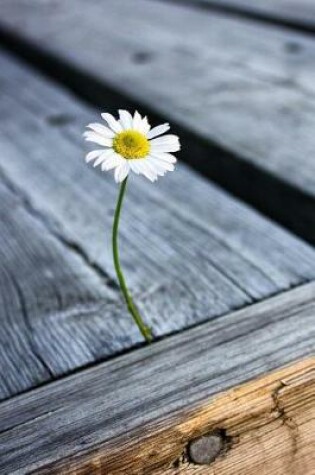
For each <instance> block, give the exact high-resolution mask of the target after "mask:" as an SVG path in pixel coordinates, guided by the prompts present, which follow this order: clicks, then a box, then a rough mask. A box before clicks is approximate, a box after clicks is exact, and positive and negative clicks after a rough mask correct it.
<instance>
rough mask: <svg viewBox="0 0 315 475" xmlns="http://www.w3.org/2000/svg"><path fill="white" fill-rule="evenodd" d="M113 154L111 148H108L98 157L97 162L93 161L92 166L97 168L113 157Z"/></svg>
mask: <svg viewBox="0 0 315 475" xmlns="http://www.w3.org/2000/svg"><path fill="white" fill-rule="evenodd" d="M113 153H115V152H114V150H113V149H112V148H109V149H108V150H103V153H102V154H101V155H100V156H99V158H98V159H97V160H95V162H94V164H93V166H94V167H97V166H98V165H100V164H101V163H103V162H104V161H105V160H106V159H107V158H108V157H110V156H111V155H113Z"/></svg>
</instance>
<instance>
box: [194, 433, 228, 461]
mask: <svg viewBox="0 0 315 475" xmlns="http://www.w3.org/2000/svg"><path fill="white" fill-rule="evenodd" d="M230 446H231V437H228V436H227V435H226V432H225V430H222V429H219V430H215V431H213V432H210V433H209V434H206V435H203V436H201V437H198V438H197V439H194V440H192V441H191V442H190V443H189V445H188V448H187V455H188V460H189V461H190V462H191V463H195V464H197V465H210V464H211V463H212V462H213V461H214V460H215V459H216V458H217V457H218V456H219V455H221V454H222V453H224V452H226V450H227V449H228V448H230Z"/></svg>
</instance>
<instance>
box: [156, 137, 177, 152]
mask: <svg viewBox="0 0 315 475" xmlns="http://www.w3.org/2000/svg"><path fill="white" fill-rule="evenodd" d="M155 140H158V139H155ZM179 150H180V144H179V142H173V143H166V144H152V143H151V152H152V155H156V154H157V153H161V152H165V153H168V152H178V151H179Z"/></svg>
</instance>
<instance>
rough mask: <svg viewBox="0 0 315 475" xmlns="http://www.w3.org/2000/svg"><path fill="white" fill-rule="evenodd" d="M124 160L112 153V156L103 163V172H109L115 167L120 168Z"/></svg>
mask: <svg viewBox="0 0 315 475" xmlns="http://www.w3.org/2000/svg"><path fill="white" fill-rule="evenodd" d="M122 160H123V159H122V158H121V156H120V155H118V154H117V153H116V152H114V151H112V153H111V155H110V156H108V157H107V158H106V159H105V160H104V162H103V163H102V170H103V172H104V171H108V170H112V169H113V168H115V167H118V166H119V165H121V163H122Z"/></svg>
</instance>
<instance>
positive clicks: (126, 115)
mask: <svg viewBox="0 0 315 475" xmlns="http://www.w3.org/2000/svg"><path fill="white" fill-rule="evenodd" d="M119 117H120V124H121V126H122V128H123V129H124V130H128V129H132V128H133V119H132V115H131V114H130V112H128V111H125V110H120V111H119Z"/></svg>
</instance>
